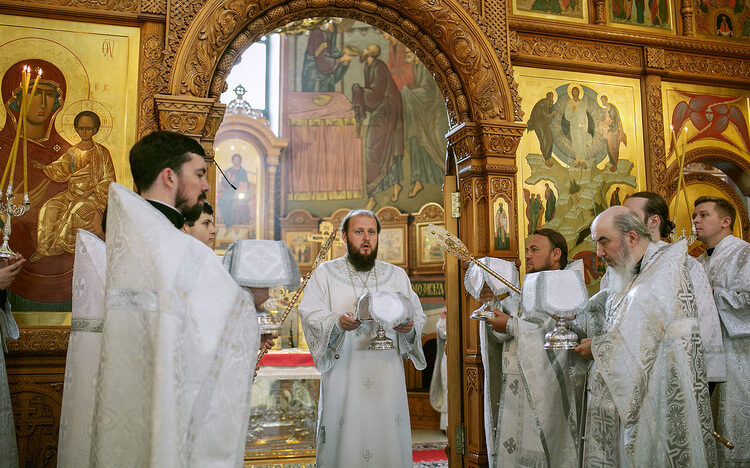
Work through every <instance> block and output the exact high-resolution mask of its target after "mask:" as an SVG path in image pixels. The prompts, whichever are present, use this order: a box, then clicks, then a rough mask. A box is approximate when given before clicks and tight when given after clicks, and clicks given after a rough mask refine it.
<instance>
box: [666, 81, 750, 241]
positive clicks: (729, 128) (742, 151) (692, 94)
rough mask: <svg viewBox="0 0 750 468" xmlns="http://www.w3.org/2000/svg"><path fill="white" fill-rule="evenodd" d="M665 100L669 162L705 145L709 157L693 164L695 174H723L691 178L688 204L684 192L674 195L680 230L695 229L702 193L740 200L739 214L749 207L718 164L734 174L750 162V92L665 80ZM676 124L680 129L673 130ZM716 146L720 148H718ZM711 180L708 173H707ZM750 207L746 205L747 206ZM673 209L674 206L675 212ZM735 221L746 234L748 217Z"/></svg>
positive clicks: (690, 168) (691, 170) (737, 231)
mask: <svg viewBox="0 0 750 468" xmlns="http://www.w3.org/2000/svg"><path fill="white" fill-rule="evenodd" d="M662 102H663V103H664V129H665V132H664V141H665V142H667V144H666V151H667V166H670V165H673V164H675V163H676V162H678V161H679V159H681V158H683V155H685V154H687V153H690V152H693V151H695V150H698V149H701V150H702V152H703V153H704V156H703V157H702V158H701V159H700V160H699V161H692V162H691V163H689V165H688V166H686V167H687V170H688V172H689V173H696V174H704V175H706V176H713V177H715V178H719V179H721V180H722V181H723V182H717V181H716V180H715V179H714V180H712V181H710V182H706V181H703V182H702V181H698V180H690V179H689V180H688V191H687V195H688V196H687V203H688V204H689V205H690V208H689V211H688V210H686V209H685V200H684V195H683V194H679V200H677V201H676V200H675V199H674V198H673V199H672V200H670V203H671V205H672V207H674V206H675V203H676V204H677V231H678V233H679V232H681V230H682V229H685V230H687V231H688V232H689V231H690V216H688V214H689V213H690V214H692V210H693V202H694V201H695V199H696V198H698V197H699V196H701V195H709V194H710V195H716V196H721V197H723V198H726V199H729V200H730V201H732V202H733V203H734V204H735V207H736V208H737V209H738V213H740V211H741V210H742V209H743V203H742V201H741V200H740V199H739V198H737V199H735V200H733V199H732V197H733V196H734V197H737V196H738V193H737V191H738V190H739V189H738V188H737V187H736V186H735V187H734V188H731V186H730V185H729V184H728V182H731V179H729V178H728V177H727V175H726V173H723V172H721V171H719V170H717V169H716V167H721V168H722V170H724V171H725V172H728V173H734V172H737V169H739V171H740V172H741V170H742V169H741V168H739V166H738V164H741V163H742V161H744V165H745V166H747V165H750V125H749V124H748V122H750V91H747V90H739V89H732V88H717V87H708V86H699V85H692V84H681V83H669V82H665V83H663V84H662ZM672 129H674V130H672ZM712 150H715V151H712ZM704 179H705V178H704ZM745 208H746V207H745ZM670 213H672V211H670ZM738 220H739V222H737V223H735V235H737V236H738V237H743V235H742V230H743V229H744V227H743V226H742V217H741V216H738Z"/></svg>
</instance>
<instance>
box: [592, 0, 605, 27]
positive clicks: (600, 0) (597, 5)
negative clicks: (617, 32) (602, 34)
mask: <svg viewBox="0 0 750 468" xmlns="http://www.w3.org/2000/svg"><path fill="white" fill-rule="evenodd" d="M594 24H601V25H603V26H606V25H607V0H594Z"/></svg>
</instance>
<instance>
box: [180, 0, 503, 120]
mask: <svg viewBox="0 0 750 468" xmlns="http://www.w3.org/2000/svg"><path fill="white" fill-rule="evenodd" d="M317 16H338V17H347V18H352V19H356V20H360V21H363V22H366V23H368V24H371V25H374V26H376V27H378V28H380V29H382V30H384V31H386V32H388V33H389V34H391V35H393V36H394V37H396V38H397V39H399V40H400V41H402V42H403V43H404V44H405V45H406V46H407V47H409V48H411V49H412V50H414V51H415V52H416V53H417V56H418V57H419V58H420V60H422V62H423V63H424V65H425V66H426V67H427V68H428V69H429V70H430V71H431V72H432V73H433V74H434V76H435V80H436V82H437V84H438V87H439V88H440V90H441V92H442V93H443V96H444V97H445V101H446V107H447V108H448V114H449V119H450V122H451V125H456V124H458V123H460V122H462V121H488V120H497V121H506V122H512V121H513V118H514V111H513V109H514V106H513V99H512V93H511V88H510V85H511V83H508V78H506V74H505V72H504V70H503V65H502V64H501V63H500V61H499V60H498V58H497V55H496V54H495V52H494V50H493V47H492V45H491V44H490V43H489V40H488V39H487V37H486V35H485V34H484V33H483V32H482V30H481V29H480V27H479V25H478V24H476V22H475V21H474V20H473V19H471V17H470V16H469V15H467V13H466V12H465V10H464V9H463V8H462V7H461V4H460V2H459V1H457V0H403V1H400V0H276V1H274V0H270V1H269V0H232V1H226V0H209V1H207V2H206V4H205V5H204V6H203V7H202V8H201V10H200V11H199V12H198V14H197V15H196V16H195V19H194V20H193V21H192V22H191V24H190V26H189V27H188V29H187V31H185V33H184V35H183V39H182V41H181V42H180V45H179V48H178V49H177V51H176V54H175V60H174V65H173V67H172V73H171V78H170V85H169V91H170V94H171V95H173V96H192V97H196V98H207V97H212V98H214V99H218V96H219V95H220V93H221V92H222V90H223V87H224V82H225V79H226V75H227V73H228V72H229V70H230V69H231V68H232V65H234V63H235V61H236V59H237V57H238V56H239V54H240V53H241V52H242V51H244V50H245V49H246V48H247V47H249V46H250V44H252V42H253V41H255V40H257V39H258V38H260V37H261V36H262V35H264V34H268V33H270V32H272V31H274V30H276V29H277V28H279V27H281V26H283V25H285V24H287V23H289V22H291V21H294V20H297V19H302V18H306V17H317Z"/></svg>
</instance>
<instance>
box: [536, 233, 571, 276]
mask: <svg viewBox="0 0 750 468" xmlns="http://www.w3.org/2000/svg"><path fill="white" fill-rule="evenodd" d="M534 234H539V235H540V236H544V237H546V238H547V240H548V241H549V243H550V245H552V250H555V249H560V268H565V266H566V265H567V264H568V242H567V241H566V240H565V237H563V235H562V234H560V233H559V232H557V231H555V230H554V229H548V228H542V229H537V230H536V231H534Z"/></svg>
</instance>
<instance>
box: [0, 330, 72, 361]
mask: <svg viewBox="0 0 750 468" xmlns="http://www.w3.org/2000/svg"><path fill="white" fill-rule="evenodd" d="M69 338H70V327H48V328H41V327H22V328H21V329H20V335H19V337H18V339H17V340H11V341H8V352H9V353H10V354H11V355H27V354H34V355H40V354H43V355H65V354H66V353H67V352H68V339H69Z"/></svg>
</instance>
